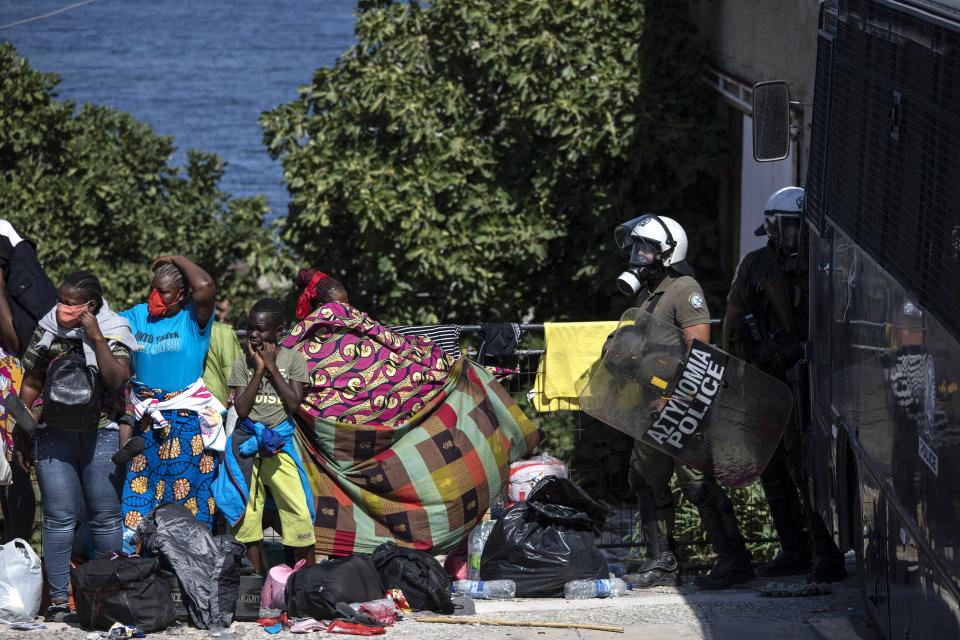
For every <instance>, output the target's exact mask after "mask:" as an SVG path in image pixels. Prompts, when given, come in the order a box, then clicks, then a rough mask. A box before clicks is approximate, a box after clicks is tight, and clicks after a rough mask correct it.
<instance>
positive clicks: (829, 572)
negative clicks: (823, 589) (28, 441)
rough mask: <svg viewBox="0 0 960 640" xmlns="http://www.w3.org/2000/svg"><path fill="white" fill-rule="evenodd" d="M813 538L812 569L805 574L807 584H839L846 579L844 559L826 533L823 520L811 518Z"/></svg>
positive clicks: (831, 538) (831, 537)
mask: <svg viewBox="0 0 960 640" xmlns="http://www.w3.org/2000/svg"><path fill="white" fill-rule="evenodd" d="M810 528H811V529H812V530H813V531H812V534H813V535H812V538H813V550H814V551H813V553H814V556H813V568H812V569H811V570H810V573H809V574H807V582H840V581H841V580H843V579H844V578H846V577H847V569H846V567H845V566H844V564H845V563H844V557H843V553H841V551H840V549H838V548H837V545H836V543H835V542H834V541H833V536H832V535H830V532H829V531H827V527H826V526H825V525H824V524H823V520H821V519H820V518H819V517H817V518H816V519H813V518H811V524H810Z"/></svg>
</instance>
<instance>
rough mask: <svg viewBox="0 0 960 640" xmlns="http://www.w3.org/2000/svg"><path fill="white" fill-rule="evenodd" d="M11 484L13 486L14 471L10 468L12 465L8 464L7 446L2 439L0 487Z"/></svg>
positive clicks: (0, 447) (0, 445)
mask: <svg viewBox="0 0 960 640" xmlns="http://www.w3.org/2000/svg"><path fill="white" fill-rule="evenodd" d="M11 484H13V469H11V468H10V463H9V462H7V449H6V445H4V443H3V440H2V439H0V487H5V486H9V485H11Z"/></svg>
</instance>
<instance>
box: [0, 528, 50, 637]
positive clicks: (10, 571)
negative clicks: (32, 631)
mask: <svg viewBox="0 0 960 640" xmlns="http://www.w3.org/2000/svg"><path fill="white" fill-rule="evenodd" d="M42 591H43V576H42V575H41V573H40V558H39V557H37V554H36V553H34V552H33V549H31V548H30V544H29V543H28V542H27V541H26V540H22V539H20V538H17V539H15V540H11V541H10V542H8V543H7V544H5V545H3V546H0V622H4V623H6V624H13V623H15V622H33V620H34V618H36V617H37V613H38V612H39V611H40V594H41V592H42Z"/></svg>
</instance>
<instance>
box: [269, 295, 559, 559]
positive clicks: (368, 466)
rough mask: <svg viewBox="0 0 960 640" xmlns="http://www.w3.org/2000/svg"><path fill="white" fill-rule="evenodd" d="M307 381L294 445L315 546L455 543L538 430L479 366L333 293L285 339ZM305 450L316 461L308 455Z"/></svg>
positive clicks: (439, 549)
mask: <svg viewBox="0 0 960 640" xmlns="http://www.w3.org/2000/svg"><path fill="white" fill-rule="evenodd" d="M284 346H286V347H289V348H296V349H299V350H300V351H301V352H302V353H303V354H304V355H305V356H306V357H307V369H308V371H310V373H311V380H312V382H311V383H310V384H309V385H308V389H307V390H306V393H305V398H304V401H303V403H302V405H301V415H300V418H301V419H302V420H303V421H304V423H305V424H306V425H307V428H306V429H302V430H301V431H300V432H298V438H297V445H298V447H300V449H301V452H302V453H303V454H304V455H303V456H302V459H303V461H304V465H305V467H307V474H308V476H309V477H310V481H311V487H312V489H313V492H314V495H315V496H316V497H317V498H318V504H317V517H316V520H315V525H316V534H317V551H318V552H320V553H325V554H331V555H348V554H351V553H355V552H366V553H369V552H371V551H372V550H373V549H374V548H375V547H377V546H378V545H379V544H381V543H382V542H384V541H387V540H393V541H395V542H396V543H397V544H399V545H402V546H407V547H413V548H416V549H423V550H426V551H431V552H433V553H443V552H446V551H448V550H450V549H452V548H453V547H455V546H456V545H457V544H459V543H460V542H461V541H462V540H463V539H464V538H465V537H466V536H467V534H469V532H470V530H471V529H472V528H473V526H474V525H475V524H476V523H477V521H478V520H479V519H480V518H482V516H483V514H484V513H485V512H486V510H487V508H488V507H489V505H490V502H491V500H492V499H493V498H494V497H495V496H496V495H497V494H498V493H499V492H500V490H501V489H502V487H503V486H504V483H505V482H506V481H507V473H508V471H509V465H510V463H511V462H514V461H516V460H517V459H519V458H520V457H522V456H524V455H525V454H527V453H528V452H531V451H532V450H533V448H534V447H535V446H536V445H537V444H538V443H539V441H540V436H541V434H540V430H539V428H538V427H537V426H536V425H534V424H533V422H531V421H530V420H529V419H528V418H527V417H526V416H525V415H524V414H523V412H522V411H521V410H520V408H519V407H517V405H516V404H515V403H514V402H513V400H512V399H511V398H510V396H509V395H508V394H507V392H506V391H504V389H503V387H501V386H500V384H499V383H497V381H496V380H494V378H493V376H491V375H490V374H489V373H487V372H486V371H484V370H483V368H482V367H480V366H478V365H476V364H474V363H472V362H470V361H469V360H466V359H461V360H457V361H454V360H453V359H452V358H450V357H448V356H445V355H444V354H443V352H442V351H441V350H440V349H439V348H438V347H436V346H435V345H433V344H432V343H431V342H430V341H429V340H425V339H422V338H417V337H412V336H402V335H400V334H395V333H393V332H391V331H389V330H387V329H386V328H385V327H383V326H382V325H380V324H378V323H376V322H375V321H373V320H371V319H370V318H369V317H368V316H366V314H363V313H361V312H359V311H358V310H356V309H353V308H352V307H349V306H348V305H341V304H337V303H331V304H328V305H324V306H323V307H320V308H319V309H317V310H316V311H315V312H314V313H313V314H312V315H311V316H309V317H307V318H305V319H304V320H303V321H302V322H301V323H300V324H299V325H297V327H296V328H295V329H294V330H293V332H292V333H291V334H290V336H288V338H287V339H286V340H285V341H284ZM310 461H312V462H313V463H314V464H313V465H311V464H310Z"/></svg>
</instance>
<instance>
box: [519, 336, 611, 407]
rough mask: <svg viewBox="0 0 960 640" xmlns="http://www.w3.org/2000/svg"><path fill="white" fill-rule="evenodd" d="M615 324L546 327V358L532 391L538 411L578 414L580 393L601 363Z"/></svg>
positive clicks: (538, 368)
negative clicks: (592, 369) (591, 373)
mask: <svg viewBox="0 0 960 640" xmlns="http://www.w3.org/2000/svg"><path fill="white" fill-rule="evenodd" d="M616 328H617V322H616V321H609V322H607V321H604V322H548V323H546V324H544V325H543V337H544V347H543V350H544V354H543V356H541V357H540V364H539V365H538V367H537V377H536V380H535V384H534V389H533V405H534V408H536V410H537V411H543V412H545V411H579V410H580V400H579V397H578V394H577V389H578V388H580V387H582V386H583V382H584V380H583V379H584V378H585V377H586V375H587V373H588V372H589V371H590V367H592V366H593V365H594V363H596V362H597V361H598V360H599V359H600V351H601V350H602V349H603V343H604V342H605V341H606V339H607V336H609V335H610V334H611V333H613V331H614V330H615V329H616Z"/></svg>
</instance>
